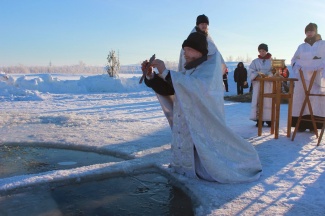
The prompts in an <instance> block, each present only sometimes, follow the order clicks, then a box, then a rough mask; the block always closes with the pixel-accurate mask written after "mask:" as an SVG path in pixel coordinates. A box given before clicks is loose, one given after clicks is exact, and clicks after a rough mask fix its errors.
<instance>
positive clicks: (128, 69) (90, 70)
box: [0, 61, 178, 74]
mask: <svg viewBox="0 0 325 216" xmlns="http://www.w3.org/2000/svg"><path fill="white" fill-rule="evenodd" d="M165 64H166V67H167V68H168V69H171V70H177V66H178V63H177V62H171V61H165ZM0 71H2V72H5V73H7V74H39V73H66V74H104V73H107V72H106V66H87V65H86V64H84V63H79V64H78V65H65V66H54V65H51V66H26V65H18V66H8V67H1V66H0ZM120 73H131V74H133V73H142V72H141V63H139V64H138V65H137V64H134V65H122V66H121V68H120Z"/></svg>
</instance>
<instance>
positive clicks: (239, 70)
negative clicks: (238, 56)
mask: <svg viewBox="0 0 325 216" xmlns="http://www.w3.org/2000/svg"><path fill="white" fill-rule="evenodd" d="M228 73H229V71H228V68H226V71H225V73H224V74H223V75H222V79H223V84H224V86H225V90H226V92H229V85H228ZM234 80H235V83H236V86H237V95H242V94H244V88H248V83H247V69H246V68H245V66H244V63H243V62H239V63H238V64H237V67H236V69H235V71H234Z"/></svg>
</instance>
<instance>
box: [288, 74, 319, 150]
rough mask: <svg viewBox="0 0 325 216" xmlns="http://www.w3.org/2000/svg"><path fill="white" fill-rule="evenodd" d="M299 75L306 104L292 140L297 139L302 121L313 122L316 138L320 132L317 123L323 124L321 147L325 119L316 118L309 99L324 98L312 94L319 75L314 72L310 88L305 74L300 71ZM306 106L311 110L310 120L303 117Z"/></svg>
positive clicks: (302, 108)
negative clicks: (311, 91)
mask: <svg viewBox="0 0 325 216" xmlns="http://www.w3.org/2000/svg"><path fill="white" fill-rule="evenodd" d="M299 73H300V78H301V82H302V86H303V88H304V91H305V100H304V102H303V104H302V107H301V110H300V114H299V117H298V121H297V124H296V127H295V130H294V132H293V134H292V139H291V140H292V141H293V140H294V139H295V136H296V133H297V130H298V128H299V125H300V122H301V121H311V122H312V124H313V128H314V133H315V135H316V138H317V137H318V130H317V126H316V123H322V124H323V127H322V130H321V133H320V136H319V138H318V142H317V146H319V144H320V141H321V140H322V137H323V134H324V129H325V118H316V117H315V116H314V112H313V107H312V105H311V103H310V99H309V97H311V96H314V97H315V96H316V97H324V96H325V94H312V93H310V90H311V88H312V87H313V84H314V82H315V78H316V75H317V71H314V72H313V75H312V76H311V79H310V83H309V86H308V87H307V85H306V80H305V77H304V74H303V72H302V70H299ZM320 99H321V98H320ZM306 105H308V109H309V113H310V119H304V118H303V117H302V116H303V113H304V110H305V108H306Z"/></svg>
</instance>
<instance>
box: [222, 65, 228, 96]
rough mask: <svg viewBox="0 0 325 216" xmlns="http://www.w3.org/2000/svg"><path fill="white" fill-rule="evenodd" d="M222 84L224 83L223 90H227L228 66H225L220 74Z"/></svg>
mask: <svg viewBox="0 0 325 216" xmlns="http://www.w3.org/2000/svg"><path fill="white" fill-rule="evenodd" d="M222 80H223V84H224V85H225V90H226V92H228V68H226V71H225V73H224V74H223V75H222Z"/></svg>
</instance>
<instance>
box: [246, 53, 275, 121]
mask: <svg viewBox="0 0 325 216" xmlns="http://www.w3.org/2000/svg"><path fill="white" fill-rule="evenodd" d="M271 69H272V66H271V59H260V58H257V59H254V60H253V61H252V63H251V64H250V65H249V73H250V79H251V82H252V85H253V94H252V103H251V114H250V119H251V120H254V121H256V120H258V106H259V99H258V98H259V91H260V82H259V81H256V80H255V81H254V79H255V78H256V77H257V76H258V75H259V74H258V72H262V73H263V74H265V75H267V76H273V74H272V71H271ZM271 92H272V82H264V93H271ZM271 110H272V99H271V98H265V99H264V101H263V119H260V120H262V121H271Z"/></svg>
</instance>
